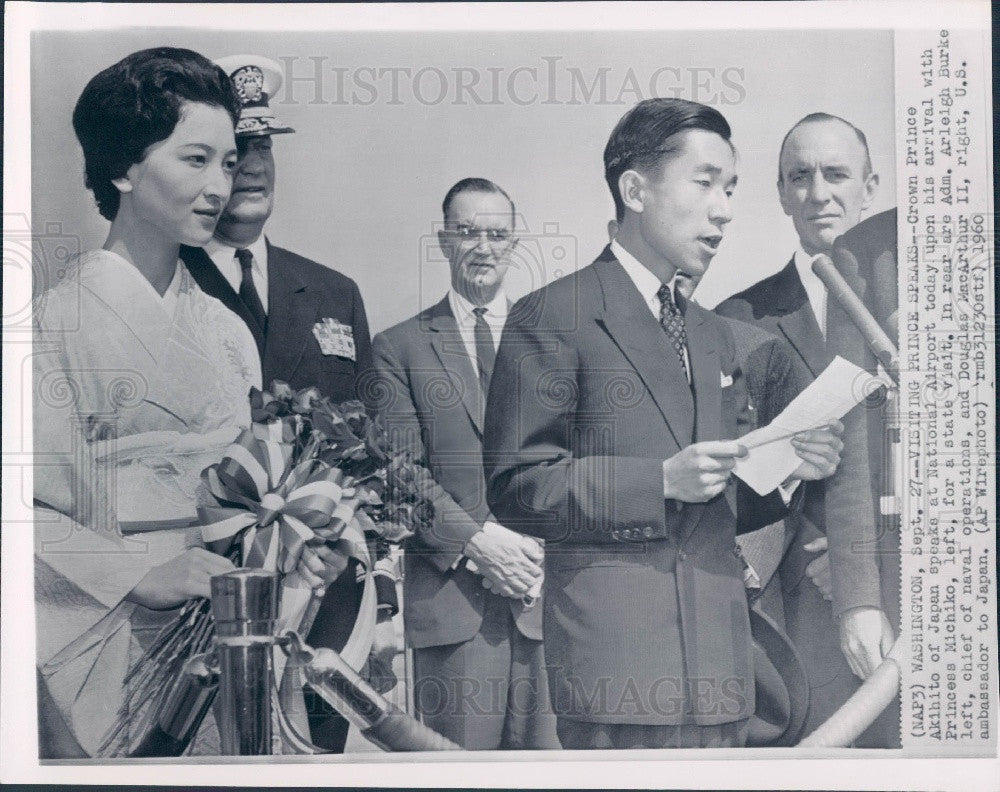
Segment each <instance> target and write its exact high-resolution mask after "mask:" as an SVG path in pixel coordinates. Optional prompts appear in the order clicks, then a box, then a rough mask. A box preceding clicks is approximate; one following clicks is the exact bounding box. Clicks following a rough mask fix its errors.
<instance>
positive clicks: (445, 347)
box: [429, 295, 483, 437]
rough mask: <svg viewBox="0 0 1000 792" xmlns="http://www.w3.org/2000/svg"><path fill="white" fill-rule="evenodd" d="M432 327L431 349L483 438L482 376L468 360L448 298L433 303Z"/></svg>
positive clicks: (430, 325)
mask: <svg viewBox="0 0 1000 792" xmlns="http://www.w3.org/2000/svg"><path fill="white" fill-rule="evenodd" d="M429 327H430V329H431V331H432V333H431V348H432V349H433V350H434V354H435V355H437V358H438V360H439V361H440V363H441V368H443V369H444V372H445V374H446V375H447V376H448V378H449V379H450V380H451V382H452V385H453V386H454V387H455V388H456V390H457V392H458V393H459V395H460V396H461V398H462V406H463V407H464V408H465V412H466V413H468V415H469V420H470V421H472V425H473V427H475V429H476V432H477V433H478V434H479V436H480V437H482V435H483V419H482V410H481V407H480V400H481V399H482V398H483V395H482V394H480V392H479V390H480V388H479V377H478V375H477V374H476V370H475V369H474V368H473V366H472V361H471V360H469V354H468V352H467V351H466V349H465V343H464V342H463V341H462V335H461V333H460V332H459V329H458V322H457V321H456V320H455V317H454V316H453V315H452V312H451V306H450V305H449V304H448V297H447V295H445V298H444V299H443V300H441V302H439V303H438V304H437V305H435V306H434V308H433V311H432V315H431V320H430V324H429Z"/></svg>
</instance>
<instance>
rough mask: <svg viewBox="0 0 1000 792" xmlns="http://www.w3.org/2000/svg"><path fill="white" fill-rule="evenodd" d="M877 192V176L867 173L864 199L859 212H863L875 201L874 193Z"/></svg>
mask: <svg viewBox="0 0 1000 792" xmlns="http://www.w3.org/2000/svg"><path fill="white" fill-rule="evenodd" d="M876 192H878V174H877V173H869V174H868V178H867V179H865V197H864V200H863V201H862V202H861V211H862V212H864V211H865V210H866V209H868V207H869V206H871V205H872V201H874V200H875V193H876Z"/></svg>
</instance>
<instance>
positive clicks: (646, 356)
mask: <svg viewBox="0 0 1000 792" xmlns="http://www.w3.org/2000/svg"><path fill="white" fill-rule="evenodd" d="M685 323H686V326H687V334H688V354H689V358H690V365H691V371H692V376H693V388H692V387H691V386H690V385H689V384H688V381H687V379H686V377H685V375H684V373H683V370H682V369H681V364H680V361H679V360H678V358H677V356H676V355H675V354H674V353H673V351H672V349H671V347H670V345H669V341H668V340H667V338H666V336H665V334H664V332H663V329H662V328H661V327H660V324H659V322H657V320H656V319H655V318H654V317H653V315H652V314H651V313H650V311H649V308H648V307H647V305H646V304H645V302H644V300H643V299H642V297H641V295H640V294H639V292H638V290H637V289H636V288H635V285H634V283H633V282H632V281H631V279H630V278H629V276H628V274H627V273H626V272H625V270H624V268H623V267H622V266H621V264H620V263H619V262H618V260H617V259H616V258H615V257H614V255H613V254H612V253H611V250H610V248H606V249H605V250H604V252H603V253H602V254H601V256H600V257H599V258H598V259H597V260H596V261H595V262H594V263H593V264H591V265H590V266H588V267H585V268H583V269H582V270H580V271H578V272H576V273H574V274H572V275H569V276H567V277H565V278H562V279H560V280H558V281H555V282H554V283H551V284H549V285H548V286H546V287H544V288H542V289H540V290H539V291H537V292H534V293H533V294H531V295H528V296H527V297H525V298H524V299H522V300H521V301H519V302H518V303H517V304H516V305H515V307H514V309H513V311H512V313H511V317H510V319H509V320H508V323H507V327H506V329H505V330H504V335H503V340H502V341H501V343H500V349H499V351H498V354H497V361H496V366H495V368H494V372H493V380H492V384H491V387H490V395H489V400H488V404H487V410H486V426H485V445H484V464H485V467H486V472H487V481H488V500H489V504H490V506H491V507H492V509H493V512H494V513H495V514H496V515H497V516H498V517H499V518H500V522H502V523H503V524H504V525H507V526H509V527H511V528H514V529H515V530H520V531H523V532H524V533H528V534H532V535H535V536H540V537H543V538H544V539H545V540H546V557H545V574H546V581H545V596H546V604H545V659H546V665H547V666H548V668H549V679H550V682H551V684H552V695H553V704H554V707H555V710H556V712H557V713H558V714H559V715H560V716H563V717H567V718H571V719H578V720H585V721H591V722H603V723H636V724H668V725H670V724H673V725H676V724H699V725H712V724H719V723H727V722H731V721H735V720H739V719H742V718H746V717H748V716H749V715H750V713H751V712H752V711H753V707H754V683H753V667H752V663H751V651H750V627H749V618H748V613H747V601H746V593H745V591H744V584H743V577H742V565H741V563H740V561H739V558H738V556H737V552H736V549H735V545H736V543H735V540H736V533H737V519H736V513H737V502H739V503H740V506H741V508H739V513H740V515H741V517H742V518H743V519H742V522H741V525H740V528H741V529H745V530H752V529H753V528H756V527H759V526H762V525H766V524H767V523H770V522H773V521H774V520H775V519H778V518H779V517H780V516H781V515H782V514H783V513H784V512H785V507H784V504H783V503H782V501H781V498H780V497H779V496H778V495H777V494H776V493H772V494H771V495H770V496H768V497H766V498H760V497H758V496H756V495H754V494H753V493H752V491H750V490H748V489H747V488H745V487H743V486H739V487H737V486H736V485H735V484H731V485H730V486H729V487H728V488H727V491H726V492H725V493H724V494H720V495H719V496H717V497H715V498H713V499H712V500H710V501H708V502H707V503H700V504H688V503H681V502H678V501H673V500H666V499H664V497H663V471H662V463H663V460H664V459H667V458H668V457H671V456H673V455H674V454H676V453H678V452H679V451H680V450H681V449H683V448H684V447H685V446H687V445H689V444H690V443H691V442H692V441H702V440H712V439H720V438H734V437H736V436H737V432H738V417H739V416H740V413H741V412H743V411H745V410H746V408H747V397H746V390H745V383H744V381H743V376H742V372H741V371H740V370H739V368H738V367H736V365H735V362H734V343H733V337H732V332H731V330H730V329H729V328H728V327H727V325H726V324H725V323H723V322H722V321H721V320H720V319H719V318H718V317H716V316H714V315H713V314H712V313H711V312H709V311H706V310H705V309H703V308H701V307H699V306H697V305H695V304H693V303H692V304H690V305H689V306H688V307H687V311H686V314H685ZM723 381H724V382H725V387H723Z"/></svg>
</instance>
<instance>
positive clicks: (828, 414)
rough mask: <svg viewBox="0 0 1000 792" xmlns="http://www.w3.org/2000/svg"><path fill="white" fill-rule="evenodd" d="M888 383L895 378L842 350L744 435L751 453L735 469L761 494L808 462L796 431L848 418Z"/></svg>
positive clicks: (744, 441)
mask: <svg viewBox="0 0 1000 792" xmlns="http://www.w3.org/2000/svg"><path fill="white" fill-rule="evenodd" d="M883 384H885V385H888V384H890V383H889V380H888V379H881V378H879V377H877V376H875V375H873V374H870V373H869V372H867V371H865V370H864V369H862V368H860V367H859V366H856V365H855V364H854V363H851V362H850V361H847V360H844V358H842V357H840V356H839V355H838V356H837V357H836V358H834V359H833V361H832V362H831V363H830V365H829V366H827V367H826V368H825V369H824V370H823V373H821V374H820V375H819V376H818V377H817V378H816V379H815V380H813V382H812V384H811V385H809V387H808V388H806V389H805V390H804V391H802V393H800V394H799V395H798V396H796V397H795V399H794V400H793V401H792V403H791V404H789V405H788V406H787V407H786V408H785V409H784V411H783V412H782V413H781V415H779V416H778V417H777V418H775V419H774V420H773V421H771V423H769V424H768V425H767V426H763V427H761V428H760V429H757V430H755V431H753V432H750V433H749V434H748V435H745V436H744V437H742V438H740V443H742V444H743V445H744V446H746V447H747V449H748V450H749V452H750V453H749V454H748V455H747V456H745V457H744V458H743V459H739V460H737V462H736V467H735V468H734V469H733V472H734V473H735V474H736V475H737V476H739V477H740V478H741V479H742V480H743V481H744V482H746V484H747V485H749V486H750V487H751V488H752V489H753V490H754V491H755V492H756V493H758V494H759V495H766V494H767V493H768V492H772V491H773V490H774V488H775V487H777V486H778V485H779V484H780V483H781V482H782V481H784V480H785V479H786V478H788V477H789V476H790V475H792V473H793V472H795V469H796V468H797V467H798V466H799V465H800V464H801V462H802V460H801V459H800V458H799V457H798V455H797V454H796V453H795V447H794V446H793V445H792V435H795V434H797V433H798V432H804V431H807V430H809V429H818V428H819V427H821V426H826V425H827V424H828V423H830V421H833V420H835V419H839V418H842V417H843V416H844V415H846V414H847V413H848V412H849V411H850V410H851V408H852V407H854V406H855V405H857V404H860V403H861V402H862V401H864V400H865V398H866V397H867V396H868V395H869V394H871V393H872V392H873V391H874V390H875V389H876V388H877V387H878V386H879V385H883Z"/></svg>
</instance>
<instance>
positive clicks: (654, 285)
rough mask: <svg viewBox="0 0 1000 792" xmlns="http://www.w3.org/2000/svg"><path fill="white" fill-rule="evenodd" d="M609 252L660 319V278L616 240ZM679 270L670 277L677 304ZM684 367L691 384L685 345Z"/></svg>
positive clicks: (689, 366)
mask: <svg viewBox="0 0 1000 792" xmlns="http://www.w3.org/2000/svg"><path fill="white" fill-rule="evenodd" d="M611 252H612V253H614V254H615V258H616V259H618V261H619V263H620V264H621V265H622V267H624V268H625V272H626V273H628V276H629V277H630V278H631V279H632V283H634V284H635V287H636V288H637V289H638V290H639V294H641V295H642V299H643V300H645V302H646V307H647V308H649V311H650V313H652V314H653V318H654V319H656V321H657V322H659V321H660V311H661V310H662V308H663V303H661V302H660V297H659V295H658V294H657V292H659V291H660V286H662V285H663V284H662V283H660V279H659V278H657V277H656V276H655V275H654V274H653V273H652V272H650V271H649V270H648V269H646V267H644V266H643V265H642V264H640V263H639V260H638V259H637V258H636V257H635V256H633V255H632V254H631V253H629V252H628V251H627V250H626V249H625V248H623V247H622V246H621V245H619V244H618V240H617V239H615V240H612V242H611ZM679 272H680V271H679V270H678V272H675V273H674V277H672V278H671V279H670V283H669V284H668V285H669V286H670V292H671V293H672V294H673V295H674V304H675V305H677V275H678V273H679ZM684 369H685V372H686V373H687V379H688V384H689V385H690V384H691V358H690V357H689V356H688V350H687V347H686V346H685V347H684Z"/></svg>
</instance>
